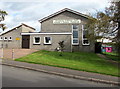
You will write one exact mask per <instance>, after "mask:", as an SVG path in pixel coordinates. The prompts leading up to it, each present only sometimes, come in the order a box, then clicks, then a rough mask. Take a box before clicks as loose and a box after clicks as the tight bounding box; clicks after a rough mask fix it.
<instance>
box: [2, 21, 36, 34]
mask: <svg viewBox="0 0 120 89" xmlns="http://www.w3.org/2000/svg"><path fill="white" fill-rule="evenodd" d="M22 25H24V26H26V27H29V28H31V29H33V30H35V28H33V27H30V26H28V25H26V24H24V23H22V24H21V25H19V26H17V27H14V28H12V29H11V30H5V31H3V32H1V33H0V35H3V34H5V33H8V32H10V31H13V30H15V29H17V28H19V27H21V26H22Z"/></svg>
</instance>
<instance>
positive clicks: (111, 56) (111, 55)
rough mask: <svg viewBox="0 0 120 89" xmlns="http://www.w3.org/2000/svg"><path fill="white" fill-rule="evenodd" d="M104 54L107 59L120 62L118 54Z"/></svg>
mask: <svg viewBox="0 0 120 89" xmlns="http://www.w3.org/2000/svg"><path fill="white" fill-rule="evenodd" d="M103 54H105V56H106V57H107V58H109V59H111V60H114V61H118V62H120V58H119V56H118V54H117V53H115V52H111V53H109V52H103Z"/></svg>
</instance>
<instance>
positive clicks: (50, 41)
mask: <svg viewBox="0 0 120 89" xmlns="http://www.w3.org/2000/svg"><path fill="white" fill-rule="evenodd" d="M46 37H50V43H46V41H45V38H46ZM44 44H49V45H51V44H52V37H51V36H45V37H44Z"/></svg>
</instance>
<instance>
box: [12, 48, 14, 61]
mask: <svg viewBox="0 0 120 89" xmlns="http://www.w3.org/2000/svg"><path fill="white" fill-rule="evenodd" d="M12 59H13V60H14V49H12Z"/></svg>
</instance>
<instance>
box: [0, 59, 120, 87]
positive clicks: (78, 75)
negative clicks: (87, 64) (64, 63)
mask: <svg viewBox="0 0 120 89" xmlns="http://www.w3.org/2000/svg"><path fill="white" fill-rule="evenodd" d="M1 60H2V59H1ZM2 65H7V66H13V67H19V68H24V69H29V70H34V71H40V72H44V73H49V74H54V75H59V76H64V77H69V78H75V79H81V80H88V81H93V82H100V83H107V84H114V85H120V81H119V78H120V77H115V76H110V75H103V74H97V73H91V72H85V71H77V70H71V69H66V68H58V67H52V66H46V65H40V64H31V63H25V62H18V61H14V60H7V59H3V60H2Z"/></svg>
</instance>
